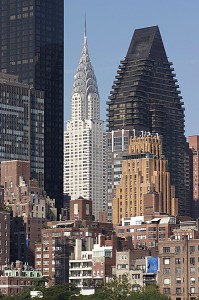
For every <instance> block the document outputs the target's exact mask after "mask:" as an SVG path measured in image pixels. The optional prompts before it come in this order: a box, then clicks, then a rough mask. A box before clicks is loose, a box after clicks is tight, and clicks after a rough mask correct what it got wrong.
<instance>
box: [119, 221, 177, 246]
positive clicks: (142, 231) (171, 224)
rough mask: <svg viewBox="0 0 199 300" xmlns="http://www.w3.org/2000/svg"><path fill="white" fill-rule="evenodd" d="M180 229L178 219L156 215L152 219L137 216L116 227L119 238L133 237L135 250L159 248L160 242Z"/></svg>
mask: <svg viewBox="0 0 199 300" xmlns="http://www.w3.org/2000/svg"><path fill="white" fill-rule="evenodd" d="M177 227H179V224H178V222H177V219H176V217H169V216H167V215H156V216H153V217H152V218H149V217H147V216H137V217H130V218H123V219H122V224H121V225H118V226H116V227H115V230H116V235H117V236H118V237H127V236H131V239H132V244H133V247H134V248H143V249H144V248H149V249H150V248H153V247H157V246H158V243H159V242H160V241H166V240H168V239H170V237H171V235H173V230H174V228H177Z"/></svg>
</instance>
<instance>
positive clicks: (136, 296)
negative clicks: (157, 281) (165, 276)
mask: <svg viewBox="0 0 199 300" xmlns="http://www.w3.org/2000/svg"><path fill="white" fill-rule="evenodd" d="M127 299H128V300H169V298H168V297H167V296H166V295H162V294H161V293H160V291H159V289H158V287H157V286H156V285H148V286H146V287H144V288H143V289H142V290H141V291H139V292H134V291H133V292H131V294H130V295H129V297H128V298H127Z"/></svg>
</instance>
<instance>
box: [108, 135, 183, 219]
mask: <svg viewBox="0 0 199 300" xmlns="http://www.w3.org/2000/svg"><path fill="white" fill-rule="evenodd" d="M151 192H153V193H154V192H156V193H157V194H158V197H159V200H158V202H159V205H158V212H162V213H167V214H169V215H177V214H178V200H177V199H176V198H175V188H174V186H171V184H170V173H169V172H168V161H167V160H166V159H165V158H164V156H163V155H162V140H161V137H160V136H158V135H151V134H150V133H143V135H141V136H135V137H133V138H132V139H131V141H130V145H129V155H126V156H124V159H123V161H122V178H121V182H120V184H119V185H118V186H117V187H116V198H114V199H113V224H119V223H120V222H121V220H122V218H125V217H134V216H139V215H143V213H144V208H145V211H146V207H145V199H144V198H145V195H147V194H150V193H151ZM151 199H152V198H151ZM152 201H153V200H152ZM147 205H149V201H148V199H147ZM156 207H157V206H156ZM149 208H150V207H149Z"/></svg>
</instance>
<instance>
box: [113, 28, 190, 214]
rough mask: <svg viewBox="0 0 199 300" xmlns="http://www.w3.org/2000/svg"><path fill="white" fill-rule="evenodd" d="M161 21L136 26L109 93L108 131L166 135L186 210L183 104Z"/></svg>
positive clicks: (181, 211)
mask: <svg viewBox="0 0 199 300" xmlns="http://www.w3.org/2000/svg"><path fill="white" fill-rule="evenodd" d="M171 65H172V63H170V62H169V61H168V58H167V55H166V52H165V49H164V45H163V42H162V38H161V35H160V32H159V28H158V27H157V26H154V27H148V28H142V29H137V30H135V32H134V35H133V38H132V41H131V43H130V46H129V49H128V52H127V55H126V57H125V59H124V60H123V61H121V64H120V66H119V70H118V71H117V76H116V80H115V81H114V85H113V88H112V91H111V95H110V97H109V101H108V102H107V104H108V114H107V121H108V131H112V130H117V129H121V128H124V129H130V130H132V129H137V130H143V131H147V132H148V131H149V132H151V133H152V134H155V133H158V134H159V135H161V136H162V137H163V148H162V149H163V155H165V157H166V159H167V160H168V171H169V172H170V174H171V184H172V185H174V186H175V188H176V197H177V198H179V214H180V215H186V214H187V212H186V205H185V202H186V201H188V200H187V199H186V196H185V194H186V193H185V186H184V176H183V175H184V152H185V135H184V107H183V102H182V100H181V99H182V97H181V96H180V91H179V90H178V87H179V86H178V85H177V83H176V82H177V79H175V74H174V73H173V71H174V69H173V68H172V67H171Z"/></svg>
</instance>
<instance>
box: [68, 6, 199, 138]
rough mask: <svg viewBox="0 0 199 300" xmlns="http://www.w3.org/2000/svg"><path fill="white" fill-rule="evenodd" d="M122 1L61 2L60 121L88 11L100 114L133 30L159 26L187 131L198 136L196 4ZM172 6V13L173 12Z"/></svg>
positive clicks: (103, 116)
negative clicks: (62, 66)
mask: <svg viewBox="0 0 199 300" xmlns="http://www.w3.org/2000/svg"><path fill="white" fill-rule="evenodd" d="M124 4H125V5H124ZM124 4H123V3H121V2H120V1H114V5H113V1H109V2H108V3H107V2H106V3H105V1H102V2H100V5H99V4H98V3H97V1H96V2H95V3H93V2H92V1H89V0H87V1H79V0H77V1H75V2H73V1H70V0H68V1H67V2H66V3H65V99H64V102H65V111H64V120H65V121H66V120H68V119H69V118H70V97H71V92H72V82H73V78H74V75H75V68H76V65H77V63H78V60H79V55H80V49H81V47H82V36H83V31H84V17H85V13H86V18H87V37H88V46H89V49H90V53H91V57H92V64H93V66H94V68H95V70H96V71H95V72H96V77H97V81H98V87H99V94H100V101H101V118H102V119H103V120H105V119H106V108H107V106H106V101H107V99H108V96H109V95H110V91H111V90H112V85H113V81H114V79H115V75H116V71H117V68H118V65H119V64H120V61H121V60H123V59H124V58H125V56H126V51H127V47H128V45H129V43H130V40H131V37H132V34H133V32H134V30H135V29H138V28H143V27H149V26H152V25H158V26H159V28H160V31H161V34H162V37H163V39H164V44H165V48H166V49H167V55H168V56H169V60H170V61H172V62H173V67H174V69H175V73H176V77H177V79H178V84H179V86H180V90H181V94H182V97H183V101H184V103H185V135H186V136H188V135H195V134H197V110H198V108H199V105H198V104H197V92H196V88H197V78H198V67H197V66H198V63H199V60H198V54H197V52H198V51H197V49H198V47H199V41H198V40H197V39H195V38H194V28H196V27H197V24H198V23H199V21H198V20H197V19H196V17H197V16H196V12H197V11H198V10H197V8H199V3H197V2H196V1H193V2H192V3H191V4H188V3H185V2H183V3H181V5H180V6H179V5H178V4H177V3H172V6H170V5H169V4H171V1H169V3H168V4H166V3H165V4H164V3H163V4H162V3H161V4H160V3H159V2H158V1H153V4H152V5H151V4H149V3H147V1H141V3H136V7H134V4H133V3H132V1H128V0H126V1H125V3H124ZM171 9H172V11H173V12H175V13H172V11H171ZM110 16H111V18H110ZM74 18H75V22H74ZM102 20H103V22H102ZM118 20H120V21H119V22H118ZM168 20H169V22H168ZM185 20H186V21H185ZM198 25H199V24H198Z"/></svg>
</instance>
